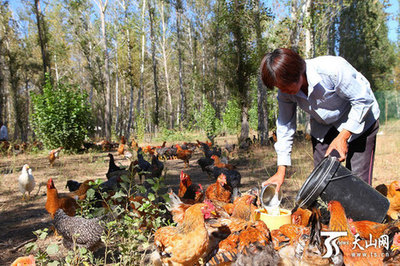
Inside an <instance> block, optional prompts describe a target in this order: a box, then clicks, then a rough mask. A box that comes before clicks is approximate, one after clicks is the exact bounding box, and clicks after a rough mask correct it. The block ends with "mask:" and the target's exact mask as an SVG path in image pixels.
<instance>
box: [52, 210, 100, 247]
mask: <svg viewBox="0 0 400 266" xmlns="http://www.w3.org/2000/svg"><path fill="white" fill-rule="evenodd" d="M53 222H54V226H55V228H56V229H57V232H58V233H59V234H60V235H62V237H63V244H64V246H65V247H66V248H68V249H72V248H73V244H74V239H75V243H76V245H77V246H78V247H85V248H87V249H89V250H92V251H93V250H95V249H96V248H97V247H99V246H100V244H101V235H102V234H103V231H104V227H103V225H102V224H101V223H102V221H101V218H92V219H85V218H83V217H78V216H74V217H71V216H68V215H66V214H65V212H64V211H63V210H62V209H59V210H57V212H56V214H55V216H54V221H53Z"/></svg>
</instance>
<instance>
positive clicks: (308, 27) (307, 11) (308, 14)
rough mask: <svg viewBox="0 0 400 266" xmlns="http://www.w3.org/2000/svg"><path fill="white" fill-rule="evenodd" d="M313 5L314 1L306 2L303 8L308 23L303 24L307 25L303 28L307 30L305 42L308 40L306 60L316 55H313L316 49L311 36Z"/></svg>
mask: <svg viewBox="0 0 400 266" xmlns="http://www.w3.org/2000/svg"><path fill="white" fill-rule="evenodd" d="M311 5H312V0H305V3H304V6H303V14H304V18H305V20H306V23H303V24H305V25H304V27H303V28H304V29H305V40H306V45H305V51H304V55H305V58H310V57H311V56H313V54H314V53H313V51H314V47H313V41H312V39H313V37H312V34H311Z"/></svg>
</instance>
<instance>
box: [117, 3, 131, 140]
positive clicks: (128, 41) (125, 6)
mask: <svg viewBox="0 0 400 266" xmlns="http://www.w3.org/2000/svg"><path fill="white" fill-rule="evenodd" d="M120 5H121V6H122V9H123V10H124V19H125V38H126V42H127V47H126V49H127V52H128V78H129V87H130V97H129V116H128V125H127V127H126V129H125V137H126V139H128V140H129V139H130V133H131V126H132V120H133V91H134V85H133V59H132V54H131V52H132V42H131V36H130V31H129V29H130V27H129V19H128V7H127V3H126V2H125V0H122V1H121V2H120ZM121 131H122V130H121Z"/></svg>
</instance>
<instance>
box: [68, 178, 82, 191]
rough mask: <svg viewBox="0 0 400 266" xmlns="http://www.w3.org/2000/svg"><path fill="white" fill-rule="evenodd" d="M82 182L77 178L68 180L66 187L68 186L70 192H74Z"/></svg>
mask: <svg viewBox="0 0 400 266" xmlns="http://www.w3.org/2000/svg"><path fill="white" fill-rule="evenodd" d="M81 184H82V183H80V182H78V181H75V180H68V181H67V184H66V185H65V187H66V188H67V187H68V190H69V192H73V191H76V190H78V189H79V187H80V186H81Z"/></svg>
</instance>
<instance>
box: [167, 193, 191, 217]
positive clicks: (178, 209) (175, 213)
mask: <svg viewBox="0 0 400 266" xmlns="http://www.w3.org/2000/svg"><path fill="white" fill-rule="evenodd" d="M168 196H169V199H170V201H169V202H168V205H167V208H168V210H169V211H170V212H171V214H172V219H173V220H174V222H175V223H177V224H181V223H182V222H183V217H185V212H186V210H187V209H188V208H189V207H191V206H192V204H185V203H183V202H182V200H181V199H180V198H179V197H178V196H177V195H176V194H175V193H174V191H173V190H172V189H169V191H168Z"/></svg>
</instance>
